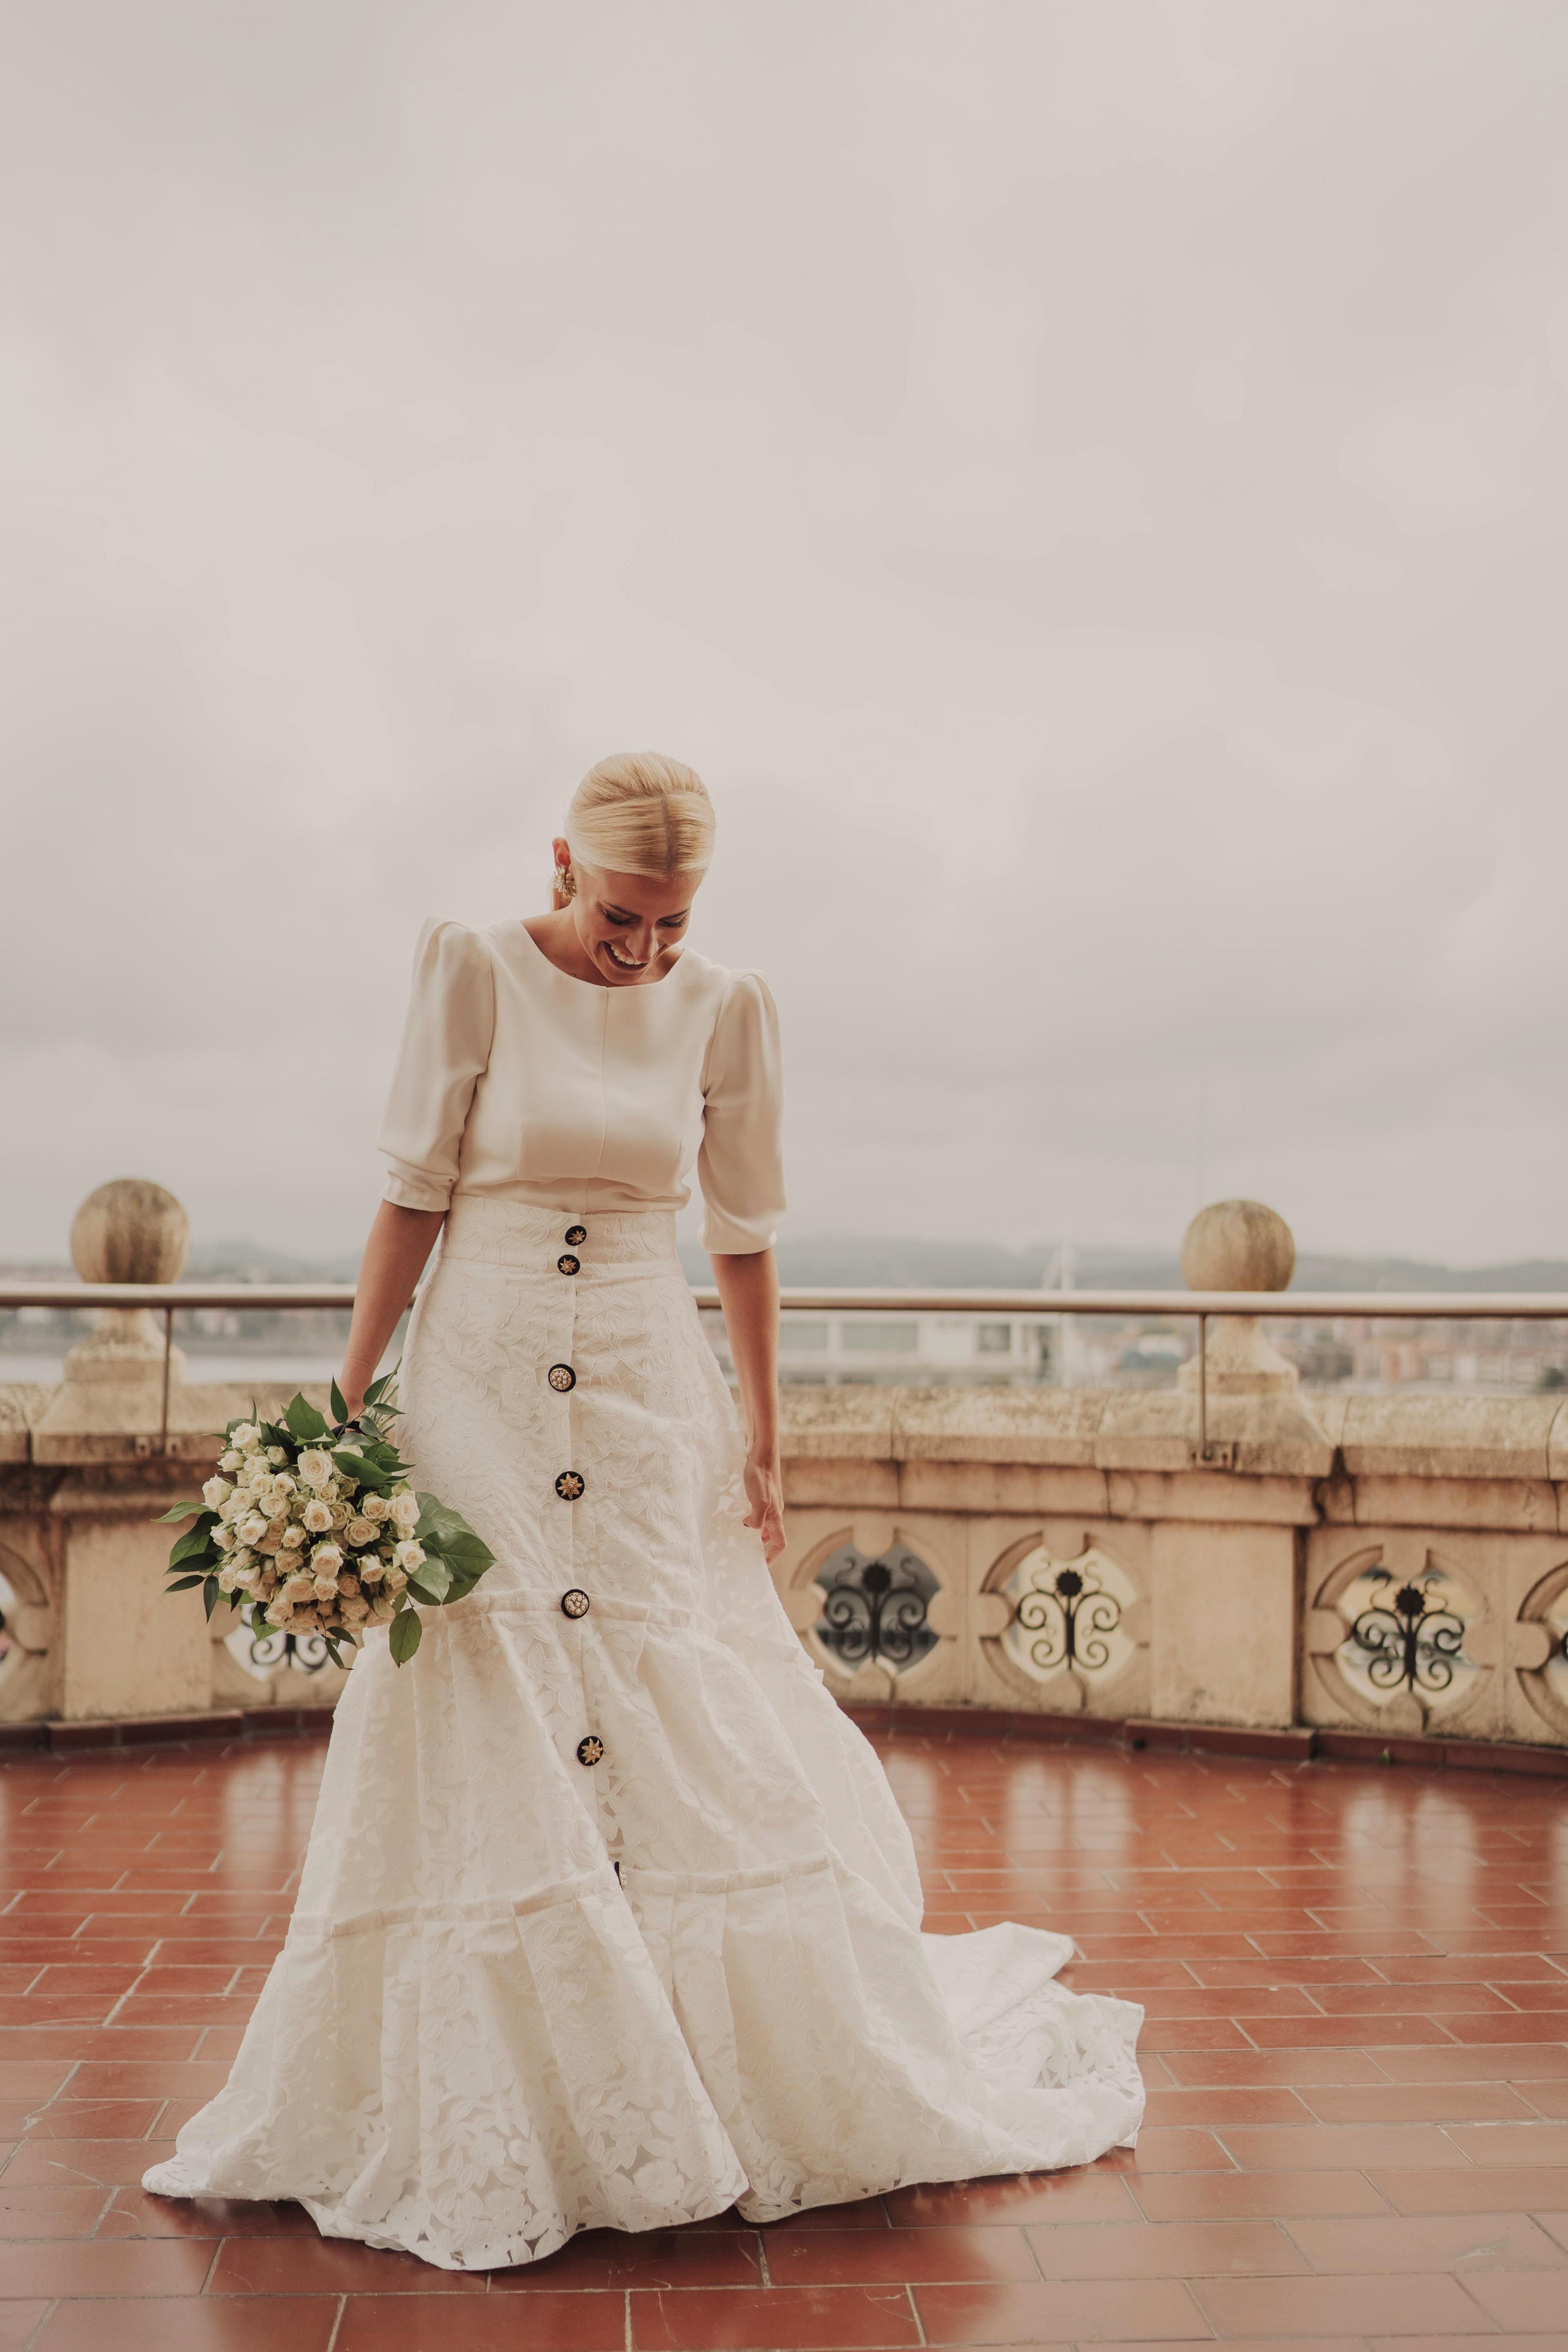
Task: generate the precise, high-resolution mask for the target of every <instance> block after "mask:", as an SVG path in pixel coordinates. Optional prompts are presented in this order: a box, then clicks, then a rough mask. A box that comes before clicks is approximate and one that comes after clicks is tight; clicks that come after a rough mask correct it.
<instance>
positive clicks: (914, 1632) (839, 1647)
mask: <svg viewBox="0 0 1568 2352" xmlns="http://www.w3.org/2000/svg"><path fill="white" fill-rule="evenodd" d="M817 1581H818V1583H819V1584H821V1586H822V1588H823V1590H824V1591H825V1593H826V1595H827V1598H826V1600H825V1601H823V1604H822V1614H821V1620H820V1622H819V1623H818V1626H817V1634H818V1638H819V1639H820V1640H821V1642H822V1643H823V1644H824V1646H825V1647H826V1648H828V1649H829V1650H831V1652H832V1653H833V1654H834V1656H835V1657H836V1658H837V1659H838V1661H839V1663H840V1664H841V1665H842V1666H845V1667H847V1668H849V1669H850V1670H851V1671H853V1669H854V1668H855V1667H856V1666H863V1665H867V1664H879V1665H885V1666H891V1667H892V1668H893V1669H894V1673H898V1672H900V1671H901V1670H902V1669H903V1668H904V1667H905V1666H910V1665H914V1664H915V1662H916V1661H917V1660H918V1659H920V1658H923V1657H925V1654H926V1652H927V1651H928V1650H930V1649H933V1648H934V1647H935V1646H936V1633H934V1632H933V1631H932V1628H931V1626H930V1625H929V1624H928V1623H927V1622H926V1617H925V1608H926V1603H927V1602H928V1601H930V1599H931V1597H932V1595H933V1594H934V1593H935V1592H936V1590H937V1585H936V1578H935V1577H934V1576H933V1575H932V1573H931V1570H929V1569H928V1568H927V1567H926V1565H925V1561H924V1560H923V1559H917V1558H916V1557H915V1553H914V1552H912V1551H909V1550H906V1549H904V1546H903V1545H897V1546H895V1547H894V1549H893V1550H892V1551H889V1552H884V1553H883V1556H882V1557H881V1559H866V1558H865V1555H864V1554H863V1553H862V1552H861V1551H859V1550H857V1549H856V1548H855V1546H854V1545H853V1544H846V1545H845V1547H844V1549H842V1550H841V1551H839V1552H835V1553H834V1555H833V1557H832V1559H831V1560H829V1561H828V1563H827V1566H826V1568H825V1569H824V1570H823V1571H822V1573H821V1575H820V1576H819V1577H818V1579H817Z"/></svg>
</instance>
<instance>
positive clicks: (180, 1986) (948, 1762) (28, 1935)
mask: <svg viewBox="0 0 1568 2352" xmlns="http://www.w3.org/2000/svg"><path fill="white" fill-rule="evenodd" d="M879 1745H880V1747H881V1749H882V1752H883V1756H884V1757H885V1759H886V1761H887V1765H888V1769H889V1770H890V1772H891V1773H892V1775H893V1778H894V1784H895V1786H896V1788H897V1790H898V1793H899V1797H900V1800H901V1801H902V1802H903V1805H904V1811H905V1812H906V1814H907V1816H908V1818H909V1821H910V1823H911V1825H912V1827H913V1829H914V1831H915V1839H916V1843H917V1844H918V1846H919V1848H920V1853H921V1860H922V1864H923V1866H924V1869H925V1883H926V1887H927V1890H928V1900H929V1911H928V1916H927V1925H928V1926H930V1927H934V1928H936V1929H940V1930H943V1931H952V1932H958V1931H961V1930H962V1929H964V1928H966V1927H983V1926H985V1925H987V1924H988V1922H990V1921H992V1920H995V1919H1003V1918H1016V1919H1026V1920H1030V1921H1036V1922H1039V1923H1040V1925H1044V1926H1050V1927H1058V1928H1066V1929H1068V1930H1070V1931H1071V1933H1072V1934H1073V1935H1074V1936H1076V1937H1077V1938H1078V1942H1079V1945H1080V1948H1081V1951H1082V1958H1081V1959H1080V1960H1079V1961H1078V1962H1077V1963H1076V1964H1075V1966H1074V1968H1073V1969H1072V1972H1071V1980H1072V1981H1073V1982H1074V1983H1076V1984H1078V1985H1080V1986H1082V1987H1086V1988H1097V1989H1101V1990H1107V1991H1113V1992H1118V1993H1123V1994H1124V1995H1126V1996H1127V1997H1128V1998H1129V1999H1132V2000H1138V2001H1141V2002H1142V2003H1143V2004H1144V2006H1145V2010H1146V2011H1147V2013H1148V2022H1147V2027H1146V2030H1145V2037H1144V2042H1143V2050H1144V2056H1145V2073H1146V2076H1147V2080H1148V2083H1149V2087H1150V2100H1149V2119H1148V2126H1147V2128H1146V2129H1145V2133H1144V2136H1143V2138H1142V2140H1141V2142H1140V2144H1139V2147H1138V2148H1137V2150H1136V2152H1135V2153H1130V2152H1124V2153H1122V2154H1118V2155H1116V2156H1113V2157H1111V2158H1106V2160H1105V2161H1104V2162H1103V2163H1102V2164H1099V2165H1097V2166H1094V2167H1093V2168H1091V2169H1089V2170H1087V2171H1082V2172H1076V2173H1066V2174H1060V2175H1039V2176H1036V2177H1034V2178H1032V2179H1024V2180H988V2181H980V2182H977V2183H975V2184H972V2185H969V2186H961V2187H940V2188H916V2189H903V2190H900V2191H899V2192H898V2193H897V2194H895V2195H893V2196H888V2197H883V2198H877V2199H873V2200H869V2201H867V2202H866V2203H864V2204H861V2205H854V2206H848V2207H838V2208H834V2209H831V2210H823V2211H821V2212H817V2213H812V2214H809V2215H807V2216H806V2217H804V2218H803V2219H802V2220H800V2221H795V2222H789V2223H785V2224H781V2225H779V2226H778V2227H775V2228H772V2229H768V2230H764V2231H757V2230H752V2229H748V2228H747V2227H746V2226H745V2225H744V2224H742V2223H740V2222H739V2221H737V2220H736V2218H735V2217H734V2216H733V2215H731V2216H728V2217H727V2218H726V2219H725V2220H724V2221H721V2222H717V2223H714V2222H708V2223H705V2224H703V2225H702V2226H701V2227H698V2228H695V2229H690V2230H681V2231H661V2232H657V2233H653V2234H651V2235H649V2236H646V2237H617V2236H613V2235H609V2234H602V2233H595V2234H593V2235H591V2236H586V2237H583V2238H580V2239H578V2240H576V2241H575V2242H573V2243H572V2244H571V2245H570V2246H569V2247H567V2248H566V2249H565V2250H564V2251H563V2252H561V2253H559V2254H557V2255H556V2256H554V2257H553V2258H552V2259H551V2260H550V2261H549V2262H546V2263H539V2264H537V2265H535V2266H534V2267H533V2268H531V2269H528V2270H522V2271H513V2272H503V2273H492V2274H490V2275H489V2276H488V2277H461V2276H458V2277H454V2276H452V2275H449V2274H447V2273H442V2272H437V2271H432V2270H429V2269H427V2268H425V2267H424V2266H423V2264H421V2263H417V2262H414V2261H413V2260H412V2259H410V2258H407V2257H403V2256H399V2255H393V2254H378V2253H371V2252H368V2251H367V2250H366V2249H365V2248H363V2247H360V2246H354V2245H346V2244H341V2243H338V2242H329V2241H323V2240H321V2239H320V2238H319V2237H318V2235H317V2233H316V2231H315V2230H314V2229H313V2227H312V2226H311V2224H310V2223H309V2222H308V2221H307V2220H306V2218H305V2217H304V2215H303V2214H301V2213H300V2212H299V2211H298V2209H297V2208H294V2207H290V2206H266V2207H256V2206H245V2205H225V2204H222V2203H218V2202H208V2203H203V2204H197V2205H175V2204H168V2203H164V2202H162V2201H161V2200H155V2199H152V2198H147V2197H144V2196H143V2195H142V2194H141V2190H140V2189H138V2187H137V2186H136V2183H137V2181H138V2180H139V2179H140V2177H141V2172H142V2171H143V2169H144V2168H145V2167H146V2166H147V2165H148V2164H149V2163H150V2162H152V2160H153V2158H155V2157H157V2156H159V2155H162V2153H164V2152H165V2151H166V2150H167V2148H168V2147H169V2145H170V2142H171V2139H172V2135H173V2133H174V2131H175V2130H176V2129H177V2128H178V2126H179V2125H180V2123H181V2122H182V2120H183V2117H184V2116H186V2115H188V2114H189V2113H190V2112H191V2111H192V2109H193V2107H194V2106H196V2105H200V2103H201V2102H202V2101H203V2100H204V2098H206V2097H207V2096H209V2095H210V2094H211V2093H212V2092H213V2091H214V2089H216V2087H217V2086H218V2084H220V2083H221V2082H222V2080H223V2078H224V2075H225V2072H226V2068H227V2063H228V2061H229V2059H230V2057H231V2056H232V2054H233V2053H234V2050H235V2046H236V2043H237V2042H238V2038H239V2033H240V2029H241V2027H242V2025H243V2023H244V2021H245V2018H246V2015H247V2013H248V2011H249V2008H250V2004H251V2002H252V2000H254V1998H255V1996H256V1990H257V1988H258V1986H259V1985H260V1983H261V1981H262V1979H263V1976H264V1974H265V1972H266V1968H267V1962H268V1961H269V1960H270V1958H271V1957H272V1955H273V1953H274V1952H276V1951H277V1948H278V1943H279V1939H280V1937H281V1936H282V1933H283V1929H284V1926H285V1923H286V1921H287V1914H288V1906H289V1902H290V1898H291V1892H292V1888H293V1886H294V1883H295V1874H296V1872H297V1870H298V1863H299V1857H300V1853H301V1851H302V1848H303V1845H304V1841H305V1836H306V1832H307V1830H308V1825H309V1819H310V1809H311V1804H312V1801H313V1798H314V1794H315V1790H316V1784H317V1780H318V1778H319V1771H320V1765H321V1755H322V1748H321V1745H320V1743H319V1741H316V1740H313V1739H300V1740H296V1741H290V1740H286V1739H279V1740H277V1741H276V1742H273V1743H268V1744H262V1743H256V1744H253V1745H249V1746H246V1747H242V1748H234V1749H228V1750H223V1751H220V1752H202V1751H199V1750H196V1749H191V1748H184V1749H177V1748H171V1749H165V1750H152V1751H150V1752H148V1753H146V1754H143V1755H140V1756H138V1755H137V1754H135V1753H134V1752H133V1751H121V1752H120V1754H118V1755H109V1756H93V1757H90V1758H84V1759H81V1760H79V1761H78V1760H69V1761H67V1760H61V1759H51V1760H49V1761H47V1762H45V1761H37V1760H33V1759H28V1760H26V1761H19V1762H16V1763H13V1764H9V1765H5V1766H4V1767H0V1818H3V1820H4V1824H5V1843H4V1849H3V1852H0V2029H3V2031H0V2142H3V2143H4V2147H5V2170H4V2175H3V2177H0V2352H21V2347H32V2348H36V2352H154V2347H155V2352H187V2347H189V2352H197V2348H198V2347H199V2352H273V2347H277V2352H426V2347H428V2352H490V2347H503V2346H505V2347H528V2352H599V2347H603V2352H622V2347H628V2346H629V2347H633V2352H656V2347H657V2352H696V2347H706V2346H715V2347H720V2346H722V2347H756V2352H787V2347H834V2346H841V2347H862V2346H865V2347H879V2346H903V2345H921V2344H930V2345H946V2344H952V2345H970V2344H973V2345H995V2346H1009V2345H1010V2346H1021V2345H1037V2346H1038V2345H1051V2346H1059V2347H1066V2346H1087V2345H1103V2344H1107V2343H1113V2344H1119V2345H1122V2346H1124V2347H1144V2352H1156V2347H1157V2352H1175V2347H1177V2346H1181V2345H1188V2344H1195V2343H1197V2344H1204V2343H1209V2342H1213V2341H1219V2342H1223V2343H1226V2344H1228V2345H1230V2346H1232V2347H1237V2346H1242V2345H1249V2346H1253V2347H1264V2346H1270V2347H1275V2352H1352V2347H1355V2348H1356V2352H1423V2347H1434V2352H1435V2347H1447V2352H1479V2347H1483V2346H1487V2345H1494V2344H1495V2345H1502V2344H1508V2345H1511V2346H1513V2347H1516V2352H1517V2347H1521V2346H1522V2347H1531V2352H1547V2347H1552V2352H1563V2347H1564V2346H1565V2345H1568V1788H1559V1787H1558V1786H1557V1785H1555V1784H1553V1783H1552V1782H1549V1781H1534V1780H1511V1779H1510V1780H1501V1779H1496V1778H1492V1777H1490V1776H1488V1775H1485V1774H1482V1773H1468V1774H1466V1773H1431V1774H1426V1773H1422V1772H1419V1771H1401V1770H1392V1771H1380V1770H1377V1769H1363V1768H1360V1767H1336V1766H1333V1765H1304V1766H1295V1767H1290V1768H1280V1767H1275V1766H1271V1765H1268V1764H1261V1763H1259V1764H1254V1763H1244V1762H1239V1761H1231V1760H1226V1759H1207V1760H1198V1759H1189V1758H1159V1759H1148V1758H1145V1757H1142V1756H1132V1755H1123V1754H1120V1753H1117V1752H1114V1751H1108V1750H1104V1749H1099V1750H1083V1749H1077V1748H1049V1747H1037V1746H1024V1745H1021V1744H1020V1745H1016V1746H1014V1745H1005V1744H1001V1743H998V1744H992V1743H989V1742H987V1741H983V1740H977V1739H974V1738H953V1739H950V1740H948V1739H932V1740H929V1741H927V1740H923V1739H919V1738H913V1737H910V1736H899V1737H896V1738H889V1739H886V1740H883V1741H882V1742H880V1743H879ZM454 2297H457V2298H459V2301H458V2302H457V2303H454V2301H453V2298H454Z"/></svg>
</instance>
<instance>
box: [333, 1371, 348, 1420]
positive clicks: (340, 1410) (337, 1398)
mask: <svg viewBox="0 0 1568 2352" xmlns="http://www.w3.org/2000/svg"><path fill="white" fill-rule="evenodd" d="M331 1405H332V1418H333V1420H334V1421H335V1422H336V1423H337V1424H338V1426H339V1428H340V1429H341V1428H342V1426H343V1424H344V1423H345V1422H346V1421H347V1420H348V1418H349V1408H348V1406H347V1405H346V1404H345V1403H344V1402H343V1391H342V1390H341V1389H340V1387H339V1386H338V1383H337V1381H333V1383H332V1391H331Z"/></svg>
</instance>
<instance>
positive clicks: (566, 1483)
mask: <svg viewBox="0 0 1568 2352" xmlns="http://www.w3.org/2000/svg"><path fill="white" fill-rule="evenodd" d="M555 1490H556V1493H557V1494H558V1495H559V1496H560V1499H561V1501H562V1502H563V1503H575V1502H576V1500H577V1498H578V1496H580V1494H581V1492H582V1474H581V1472H580V1471H578V1470H563V1471H562V1472H561V1474H560V1476H559V1478H558V1479H557V1480H556V1482H555Z"/></svg>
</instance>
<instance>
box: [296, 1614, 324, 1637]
mask: <svg viewBox="0 0 1568 2352" xmlns="http://www.w3.org/2000/svg"><path fill="white" fill-rule="evenodd" d="M294 1631H295V1632H296V1633H319V1632H320V1631H321V1620H320V1617H319V1614H318V1612H316V1611H315V1610H314V1609H297V1610H296V1611H295V1612H294Z"/></svg>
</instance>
